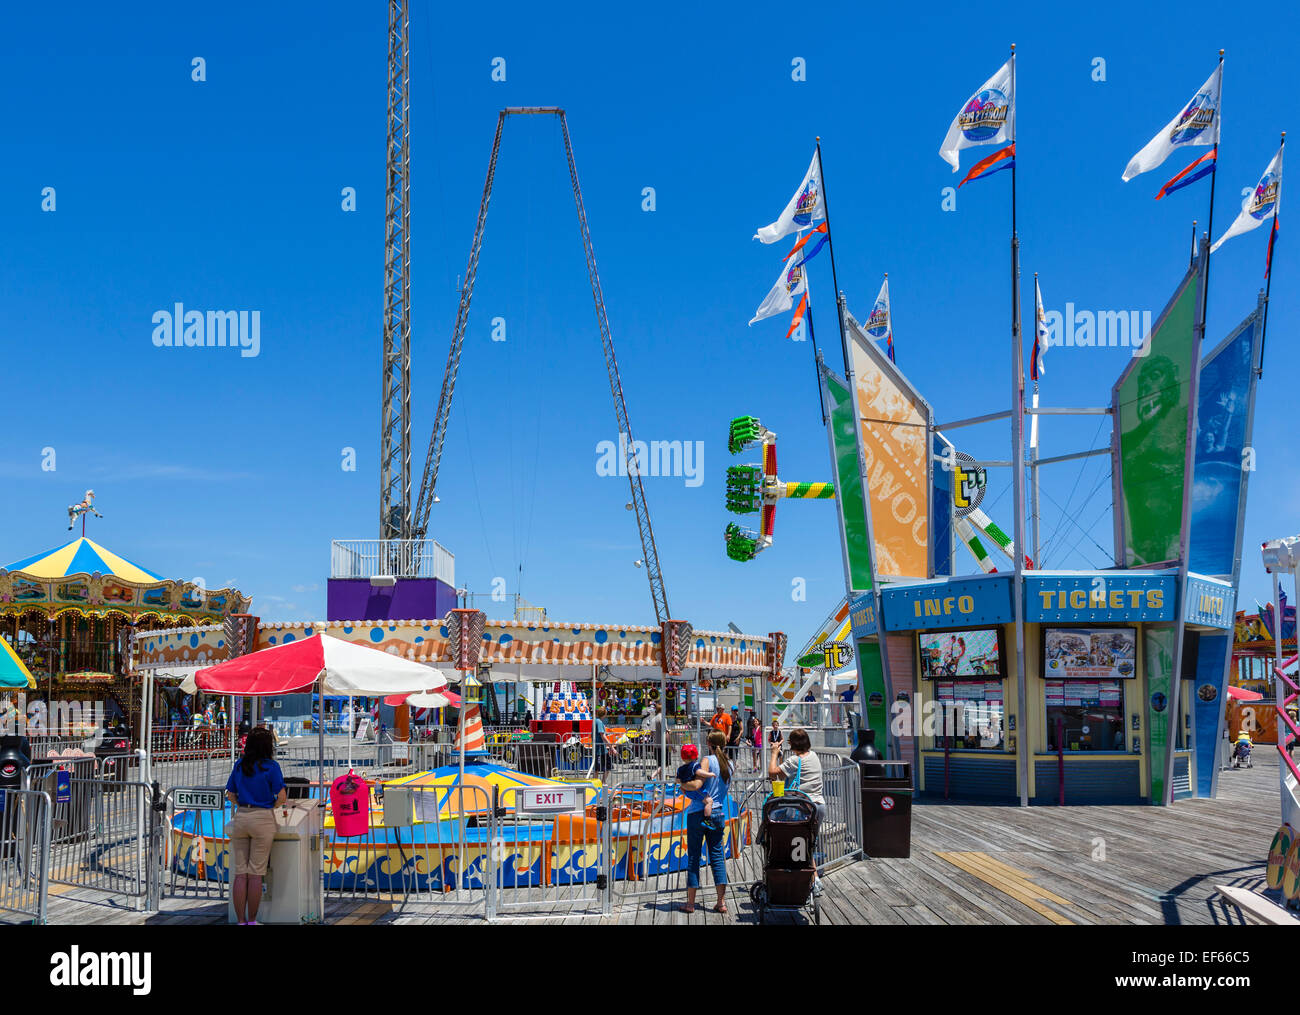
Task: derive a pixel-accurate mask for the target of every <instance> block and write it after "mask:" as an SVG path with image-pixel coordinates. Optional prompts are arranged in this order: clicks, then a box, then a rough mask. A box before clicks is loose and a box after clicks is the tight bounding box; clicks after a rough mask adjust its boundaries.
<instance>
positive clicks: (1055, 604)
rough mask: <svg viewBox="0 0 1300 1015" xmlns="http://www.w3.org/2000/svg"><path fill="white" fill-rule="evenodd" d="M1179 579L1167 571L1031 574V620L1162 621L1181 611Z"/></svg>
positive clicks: (1028, 617)
mask: <svg viewBox="0 0 1300 1015" xmlns="http://www.w3.org/2000/svg"><path fill="white" fill-rule="evenodd" d="M1177 588H1178V579H1177V577H1176V576H1175V575H1171V574H1169V575H1162V574H1141V573H1136V574H1132V573H1130V574H1117V573H1113V572H1101V573H1098V574H1057V575H1052V574H1039V575H1026V576H1025V620H1026V621H1027V622H1028V623H1031V624H1078V623H1084V624H1114V623H1123V622H1127V623H1135V622H1137V623H1147V624H1151V623H1156V622H1158V621H1167V620H1173V619H1174V617H1175V616H1176V615H1177V612H1178V597H1177V594H1176V593H1177Z"/></svg>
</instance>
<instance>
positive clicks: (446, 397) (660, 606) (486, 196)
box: [411, 106, 670, 624]
mask: <svg viewBox="0 0 1300 1015" xmlns="http://www.w3.org/2000/svg"><path fill="white" fill-rule="evenodd" d="M529 114H543V115H552V116H557V117H559V120H560V131H561V132H562V133H563V135H564V153H565V156H566V157H567V158H568V163H569V180H570V182H571V183H572V185H573V202H574V205H575V206H576V207H577V211H578V229H579V231H580V232H581V233H582V248H583V252H584V253H585V254H586V257H587V275H588V277H589V278H590V280H591V298H592V301H593V302H594V303H595V305H596V324H597V326H598V327H599V328H600V343H601V347H602V349H603V350H604V353H605V366H606V369H607V370H608V372H609V390H610V394H612V395H613V397H614V416H615V418H616V420H617V422H618V429H619V433H620V434H625V435H626V441H625V445H626V455H627V475H628V485H629V486H630V487H631V491H632V508H633V510H634V511H635V513H636V522H637V528H638V530H639V531H640V534H641V553H642V557H643V560H644V562H645V569H646V576H647V577H648V578H649V580H650V597H651V599H653V600H654V607H655V617H656V619H657V620H658V621H659V623H660V624H662V623H663V622H664V621H666V620H668V619H669V617H670V614H669V612H668V595H667V593H666V592H665V591H664V579H663V573H662V572H661V571H660V569H659V549H658V547H657V546H656V545H655V538H654V530H653V529H652V528H651V526H650V510H649V508H648V507H647V506H646V500H645V488H644V486H643V485H642V482H641V470H640V468H639V467H638V465H639V463H638V462H637V457H636V445H635V442H634V441H633V439H632V425H631V423H630V422H629V421H628V415H627V403H626V401H625V399H624V397H623V382H622V380H621V379H620V378H619V373H618V359H617V358H616V357H615V355H614V338H613V335H612V333H611V332H610V328H609V317H608V315H607V314H606V313H605V298H604V296H603V295H602V293H601V289H600V276H599V275H598V274H597V272H596V253H595V249H594V248H593V247H592V245H591V232H590V230H589V229H588V228H587V212H586V209H585V208H584V207H583V204H582V189H581V187H579V185H578V169H577V165H576V164H575V162H574V160H573V145H572V143H571V142H570V140H569V124H568V121H567V120H566V119H565V116H564V110H563V109H560V108H558V107H556V106H516V107H511V108H508V109H503V110H502V111H501V113H500V115H499V116H498V117H497V130H496V135H495V137H494V138H493V139H492V155H491V158H490V159H489V160H488V171H487V180H486V181H485V182H484V184H483V197H482V200H481V201H480V203H479V209H478V223H477V225H476V226H475V227H474V243H473V245H472V246H471V247H470V251H469V265H468V267H467V268H466V269H465V284H464V286H463V288H462V289H461V291H460V307H459V308H458V310H457V311H456V329H455V331H454V332H453V333H452V337H451V349H450V350H449V352H448V353H447V368H446V370H445V372H444V373H443V378H442V394H441V395H440V396H439V398H438V414H437V416H436V417H435V419H434V425H433V435H432V437H431V438H430V440H429V451H428V455H427V457H426V458H425V462H424V475H423V479H422V481H421V483H420V495H419V499H418V500H417V502H416V508H415V515H414V518H413V520H412V524H411V536H412V538H414V539H423V538H424V536H425V533H426V531H427V529H428V525H429V511H430V509H431V508H432V506H433V500H434V492H435V489H436V487H437V485H438V467H439V465H440V464H441V461H442V445H443V440H444V438H445V437H446V435H447V420H448V418H449V417H450V415H451V400H452V395H453V394H454V392H455V389H456V374H457V373H458V372H459V370H460V354H461V348H462V347H463V345H464V341H465V326H466V323H467V321H468V319H469V306H470V300H471V299H472V298H473V295H474V276H475V274H476V273H477V271H478V258H479V252H480V250H481V249H482V246H483V227H484V224H485V223H486V221H487V211H488V202H489V201H490V200H491V198H492V181H493V178H494V176H495V175H496V166H497V155H498V153H499V152H500V150H501V131H502V128H503V127H504V126H505V122H506V117H507V116H516V115H529Z"/></svg>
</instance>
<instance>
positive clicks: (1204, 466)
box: [1188, 301, 1263, 797]
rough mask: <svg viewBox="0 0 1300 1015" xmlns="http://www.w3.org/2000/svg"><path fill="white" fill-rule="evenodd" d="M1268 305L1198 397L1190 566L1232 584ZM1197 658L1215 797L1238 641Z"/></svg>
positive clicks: (1205, 646)
mask: <svg viewBox="0 0 1300 1015" xmlns="http://www.w3.org/2000/svg"><path fill="white" fill-rule="evenodd" d="M1262 320H1263V303H1262V301H1261V303H1260V304H1259V305H1258V306H1257V307H1256V308H1255V312H1254V313H1252V314H1251V315H1250V316H1249V317H1247V318H1246V319H1245V320H1244V321H1242V322H1241V324H1240V325H1238V326H1237V328H1236V330H1235V331H1233V332H1232V334H1230V335H1229V336H1228V337H1227V338H1225V339H1224V340H1223V341H1222V342H1220V343H1219V344H1218V345H1217V346H1216V347H1215V348H1214V349H1213V350H1212V351H1211V352H1210V353H1209V354H1208V355H1206V357H1205V358H1204V359H1203V360H1202V361H1201V377H1200V386H1199V389H1198V391H1197V412H1196V465H1195V467H1194V468H1193V470H1192V530H1191V546H1190V549H1189V551H1188V559H1189V565H1188V566H1189V567H1190V569H1191V570H1193V571H1196V572H1198V573H1200V574H1207V575H1213V576H1215V577H1219V578H1226V579H1227V580H1228V581H1230V582H1231V583H1232V584H1233V586H1234V588H1235V587H1236V585H1237V579H1238V577H1239V572H1240V570H1241V541H1242V533H1243V530H1244V526H1245V517H1246V491H1247V486H1248V485H1249V482H1250V472H1251V469H1252V468H1253V467H1254V462H1253V461H1247V451H1246V449H1247V448H1248V447H1250V444H1251V435H1252V431H1253V429H1254V420H1255V385H1256V381H1257V375H1256V372H1255V370H1256V367H1257V365H1258V364H1259V358H1260V355H1261V353H1262V351H1263V350H1262V343H1263V330H1262V326H1261V323H1262ZM1199 643H1200V648H1199V652H1198V655H1197V660H1196V680H1195V684H1194V690H1193V694H1194V695H1195V697H1194V698H1193V702H1192V715H1193V719H1192V727H1193V731H1194V734H1195V740H1194V745H1195V750H1196V786H1195V790H1196V795H1197V796H1198V797H1213V796H1214V794H1215V792H1216V791H1217V789H1218V781H1219V738H1220V731H1221V729H1222V727H1223V717H1224V708H1225V706H1226V704H1227V694H1228V675H1229V672H1230V667H1231V663H1232V638H1231V637H1230V636H1228V635H1210V634H1204V633H1203V634H1202V635H1201V637H1200V639H1199Z"/></svg>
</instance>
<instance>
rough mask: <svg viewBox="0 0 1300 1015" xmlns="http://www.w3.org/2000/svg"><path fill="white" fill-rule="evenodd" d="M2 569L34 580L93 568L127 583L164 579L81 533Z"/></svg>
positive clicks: (70, 574)
mask: <svg viewBox="0 0 1300 1015" xmlns="http://www.w3.org/2000/svg"><path fill="white" fill-rule="evenodd" d="M6 570H8V571H21V572H23V573H24V574H26V575H29V576H31V577H32V578H35V579H36V580H38V581H57V580H61V579H63V578H70V577H72V576H73V575H78V574H94V573H95V572H96V571H98V572H99V573H100V574H102V575H103V576H104V577H105V578H109V577H111V578H116V579H117V580H118V581H121V582H126V583H128V584H130V585H157V584H158V583H159V582H163V581H166V580H167V579H166V578H164V577H163V576H162V575H160V574H157V573H155V572H153V571H150V570H149V569H148V568H144V567H141V566H140V565H139V564H136V563H134V562H133V561H129V560H127V559H126V558H125V557H119V556H118V555H117V554H116V553H114V552H113V551H112V550H106V549H104V547H102V546H100V545H99V544H98V543H96V542H95V541H94V540H92V539H87V538H86V537H85V536H82V537H81V538H80V539H74V540H73V541H72V542H70V543H66V544H64V545H63V546H60V547H57V548H56V549H53V550H47V551H46V552H45V553H38V554H36V556H34V557H26V558H24V559H23V560H18V561H14V563H12V564H10V565H9V566H8V567H7V568H6Z"/></svg>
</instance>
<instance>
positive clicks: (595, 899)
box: [488, 784, 613, 918]
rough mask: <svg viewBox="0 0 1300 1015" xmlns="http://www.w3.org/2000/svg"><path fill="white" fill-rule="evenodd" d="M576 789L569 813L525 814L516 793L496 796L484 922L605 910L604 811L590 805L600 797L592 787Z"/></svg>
mask: <svg viewBox="0 0 1300 1015" xmlns="http://www.w3.org/2000/svg"><path fill="white" fill-rule="evenodd" d="M576 788H577V789H578V791H579V792H580V793H581V800H580V804H581V809H580V810H579V811H578V812H577V813H575V814H539V813H528V812H526V811H523V810H521V808H520V807H519V804H520V803H521V802H522V800H521V797H520V793H521V792H522V791H521V790H520V789H517V788H514V787H511V788H508V789H506V790H504V791H503V792H502V794H501V796H500V799H499V800H498V801H497V803H498V806H497V807H496V809H495V810H494V811H493V814H492V821H491V824H490V829H489V834H490V837H491V842H492V850H493V852H494V853H496V854H497V856H496V857H495V858H494V859H495V861H496V863H497V867H498V871H499V876H498V877H496V878H494V879H493V880H494V882H495V887H496V889H497V891H496V900H495V902H496V904H495V906H494V907H493V906H490V908H489V914H488V915H489V918H491V917H492V916H494V915H495V916H530V915H535V916H543V915H544V916H554V915H556V914H557V913H558V914H563V915H566V916H567V915H580V914H590V915H598V914H601V913H608V912H609V911H610V894H609V890H610V885H611V880H612V879H611V875H612V866H613V864H612V862H611V861H612V857H613V853H612V850H611V849H610V837H609V830H610V821H609V815H610V812H609V809H608V807H607V806H595V805H596V804H597V802H598V800H599V799H600V796H601V794H600V791H599V790H598V789H597V788H596V787H595V786H594V785H581V784H579V785H577V787H576ZM588 805H592V806H591V809H590V810H588Z"/></svg>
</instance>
